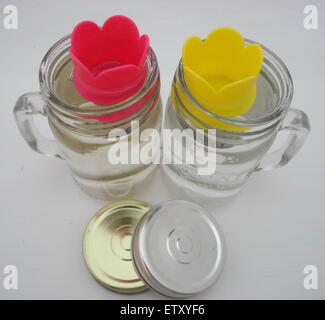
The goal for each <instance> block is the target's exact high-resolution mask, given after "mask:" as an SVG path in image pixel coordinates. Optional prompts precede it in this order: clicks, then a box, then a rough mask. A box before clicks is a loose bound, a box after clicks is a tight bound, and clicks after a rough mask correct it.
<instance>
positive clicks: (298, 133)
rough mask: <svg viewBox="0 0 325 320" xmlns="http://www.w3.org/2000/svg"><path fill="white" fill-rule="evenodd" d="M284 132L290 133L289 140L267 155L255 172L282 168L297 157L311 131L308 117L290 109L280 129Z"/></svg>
mask: <svg viewBox="0 0 325 320" xmlns="http://www.w3.org/2000/svg"><path fill="white" fill-rule="evenodd" d="M282 130H288V131H289V136H288V138H287V139H286V141H285V142H284V144H283V145H282V146H281V147H280V148H279V149H278V150H275V151H273V152H270V153H267V154H266V155H265V156H264V158H263V159H262V161H261V162H260V164H259V165H258V166H257V168H256V169H255V171H260V170H271V169H276V168H280V167H282V166H284V165H286V164H287V163H288V162H289V161H290V160H291V159H292V158H293V157H294V156H295V155H296V153H297V152H298V151H299V150H300V148H301V147H302V145H303V144H304V143H305V140H306V138H307V136H308V133H309V131H310V124H309V119H308V116H307V115H306V114H305V113H304V112H303V111H301V110H298V109H289V111H288V114H287V116H286V117H285V119H284V120H283V123H282V125H281V128H280V131H282Z"/></svg>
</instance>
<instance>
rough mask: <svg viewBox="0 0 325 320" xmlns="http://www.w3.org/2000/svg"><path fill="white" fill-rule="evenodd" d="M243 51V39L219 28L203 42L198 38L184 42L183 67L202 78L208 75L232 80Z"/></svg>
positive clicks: (234, 33) (228, 29) (236, 34)
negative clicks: (188, 68)
mask: <svg viewBox="0 0 325 320" xmlns="http://www.w3.org/2000/svg"><path fill="white" fill-rule="evenodd" d="M243 50H244V39H243V38H242V36H241V35H240V34H239V33H238V32H237V31H236V30H234V29H231V28H219V29H216V30H214V31H212V32H211V33H210V34H209V35H208V37H207V39H206V40H205V41H202V40H201V39H200V38H198V37H191V38H189V39H188V40H187V41H185V43H184V46H183V53H182V57H183V65H184V66H188V67H190V68H191V69H192V70H193V71H194V72H195V73H197V74H199V75H201V76H202V77H204V78H205V77H207V76H209V75H210V74H214V75H219V76H221V77H226V78H233V77H234V74H235V73H236V70H237V61H238V60H239V59H240V56H241V54H242V52H243ZM233 80H234V79H233Z"/></svg>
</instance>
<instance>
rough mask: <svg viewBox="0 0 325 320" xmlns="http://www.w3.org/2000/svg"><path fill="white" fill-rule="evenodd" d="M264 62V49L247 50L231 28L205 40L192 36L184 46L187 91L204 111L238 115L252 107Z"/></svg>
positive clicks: (240, 38) (229, 115)
mask: <svg viewBox="0 0 325 320" xmlns="http://www.w3.org/2000/svg"><path fill="white" fill-rule="evenodd" d="M262 62H263V51H262V48H261V46H259V45H258V44H250V45H249V46H247V47H245V43H244V39H243V38H242V36H241V35H240V34H239V33H238V32H237V31H236V30H234V29H231V28H220V29H216V30H214V31H212V32H211V33H210V34H209V35H208V37H207V38H206V40H205V41H202V40H201V39H200V38H198V37H191V38H189V39H188V40H187V41H186V42H185V43H184V46H183V54H182V63H183V70H184V79H185V82H186V85H187V87H188V89H189V90H190V92H191V94H192V96H193V97H194V98H195V100H196V101H197V102H199V103H200V104H201V105H202V106H203V107H204V108H206V109H207V110H208V111H210V112H212V113H214V114H216V115H220V116H223V117H235V116H239V115H241V114H243V113H245V112H247V111H248V110H249V109H250V108H251V107H252V105H253V104H254V101H255V97H256V79H257V77H258V75H259V73H260V70H261V67H262ZM191 109H192V108H191ZM191 111H193V110H191ZM200 120H203V121H204V120H205V119H202V118H201V119H200Z"/></svg>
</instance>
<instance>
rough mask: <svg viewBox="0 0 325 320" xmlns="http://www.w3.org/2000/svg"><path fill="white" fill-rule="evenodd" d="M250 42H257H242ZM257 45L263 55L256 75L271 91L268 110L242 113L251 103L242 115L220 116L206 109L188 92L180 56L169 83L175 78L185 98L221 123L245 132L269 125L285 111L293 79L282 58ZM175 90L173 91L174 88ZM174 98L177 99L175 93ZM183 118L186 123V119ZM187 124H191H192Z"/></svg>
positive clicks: (283, 114)
mask: <svg viewBox="0 0 325 320" xmlns="http://www.w3.org/2000/svg"><path fill="white" fill-rule="evenodd" d="M253 43H257V44H259V43H258V42H256V41H252V40H249V39H245V45H249V44H253ZM259 45H260V46H261V47H262V48H263V52H264V59H263V65H262V69H261V73H260V75H259V77H258V78H263V81H265V82H267V83H268V85H269V87H270V88H272V92H273V96H272V107H271V110H268V112H265V113H264V114H262V115H255V116H247V117H246V115H249V114H250V113H252V112H251V110H252V109H253V108H254V105H253V107H252V108H251V110H249V111H247V112H246V113H245V114H243V115H245V117H243V115H241V116H236V117H224V116H220V115H218V114H215V113H212V112H210V111H209V110H207V109H206V108H205V107H204V106H202V105H201V104H200V103H199V102H198V101H196V99H195V98H194V97H193V96H192V94H191V92H190V91H189V89H188V87H187V86H186V83H185V80H184V75H183V65H182V60H180V62H179V65H178V69H177V71H176V74H175V77H174V81H173V86H174V85H175V82H178V83H179V85H180V88H181V90H182V93H183V94H184V95H185V96H186V99H188V100H189V101H190V102H191V104H193V105H194V106H195V107H196V108H198V109H199V110H200V111H201V112H204V113H205V114H206V115H207V116H209V117H211V118H213V119H215V120H217V121H220V122H222V123H225V124H229V125H231V126H237V127H241V128H248V130H247V131H245V132H242V134H245V133H246V134H249V133H250V132H251V131H252V130H250V129H253V128H256V127H261V126H263V127H265V126H266V127H269V126H270V125H274V123H277V122H278V121H279V120H281V119H282V118H283V117H284V116H285V114H286V111H287V109H288V107H289V106H290V104H291V101H292V97H293V82H292V78H291V75H290V72H289V70H288V69H287V67H286V65H285V64H284V62H283V61H282V60H281V59H280V58H279V57H278V56H277V55H276V54H275V53H274V52H272V51H271V50H270V49H268V48H266V47H265V46H263V45H262V44H259ZM175 91H177V89H176V90H175ZM176 94H177V93H176ZM257 94H258V92H257ZM177 98H178V99H177V100H178V101H180V98H179V96H178V97H177ZM256 100H257V99H256ZM255 103H256V101H255ZM181 108H182V109H184V110H185V112H186V113H187V114H189V115H190V117H191V118H193V119H194V120H195V121H196V122H197V123H200V124H202V125H203V126H204V127H206V128H212V127H210V126H209V125H207V124H205V123H203V122H202V121H201V120H200V119H198V118H197V117H195V115H193V114H192V113H191V111H190V110H188V109H187V108H186V106H184V104H182V103H181ZM186 122H187V123H188V124H189V121H186ZM190 125H191V124H190ZM191 126H193V124H192V125H191ZM213 129H218V128H213ZM227 131H232V130H227Z"/></svg>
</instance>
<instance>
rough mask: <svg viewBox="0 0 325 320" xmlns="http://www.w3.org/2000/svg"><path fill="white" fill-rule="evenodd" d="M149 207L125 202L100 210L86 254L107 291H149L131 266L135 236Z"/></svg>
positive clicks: (90, 229)
mask: <svg viewBox="0 0 325 320" xmlns="http://www.w3.org/2000/svg"><path fill="white" fill-rule="evenodd" d="M150 208H151V206H150V205H149V204H148V203H145V202H140V201H134V200H123V201H118V202H114V203H112V204H109V205H108V206H105V207H104V208H102V209H100V210H99V211H98V212H97V213H96V215H95V216H94V217H93V218H92V219H91V221H90V222H89V224H88V226H87V228H86V231H85V233H84V239H83V252H84V258H85V261H86V264H87V267H88V269H89V271H90V272H91V274H92V275H93V277H94V278H95V279H96V280H97V281H98V282H99V283H101V284H102V285H104V286H105V287H108V288H109V289H111V290H113V291H116V292H120V293H136V292H141V291H144V290H146V289H147V287H146V285H145V284H144V283H143V282H142V280H141V279H140V278H139V276H138V274H137V273H136V271H135V269H134V266H133V262H132V253H131V247H132V244H131V242H132V235H133V232H134V229H135V227H136V225H137V224H138V222H139V220H140V219H141V217H142V216H143V215H144V214H145V213H146V212H147V211H148V210H149V209H150Z"/></svg>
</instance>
